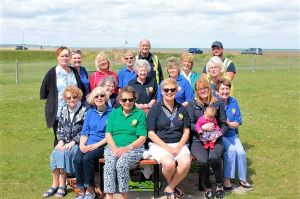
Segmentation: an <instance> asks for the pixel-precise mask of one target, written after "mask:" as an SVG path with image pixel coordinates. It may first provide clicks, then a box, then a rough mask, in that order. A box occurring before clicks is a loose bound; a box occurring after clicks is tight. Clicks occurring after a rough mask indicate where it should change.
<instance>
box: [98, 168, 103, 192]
mask: <svg viewBox="0 0 300 199" xmlns="http://www.w3.org/2000/svg"><path fill="white" fill-rule="evenodd" d="M103 166H104V165H103V164H101V163H100V164H99V173H100V174H99V176H100V188H101V191H102V192H103V191H104V189H103V187H104V182H103V181H104V179H103Z"/></svg>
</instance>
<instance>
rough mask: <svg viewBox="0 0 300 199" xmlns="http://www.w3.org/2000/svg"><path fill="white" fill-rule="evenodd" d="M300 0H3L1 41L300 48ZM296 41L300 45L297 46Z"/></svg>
mask: <svg viewBox="0 0 300 199" xmlns="http://www.w3.org/2000/svg"><path fill="white" fill-rule="evenodd" d="M297 5H298V3H297V1H296V0H290V1H289V2H288V3H287V2H286V1H283V0H265V1H261V0H252V1H239V0H223V1H221V0H214V1H210V0H202V1H198V0H185V1H181V0H167V1H161V0H144V1H139V0H132V1H131V0H112V1H103V0H102V1H99V0H90V1H83V0H64V1H60V0H51V1H40V0H24V1H18V0H2V1H1V18H0V25H1V27H3V28H2V31H1V38H0V43H21V42H22V41H21V40H22V35H23V33H24V39H25V42H26V43H28V44H43V45H62V44H64V45H67V46H78V47H105V46H113V47H118V46H124V45H125V44H124V42H125V39H126V38H127V40H128V42H129V43H128V45H129V46H136V45H137V44H138V41H139V40H140V39H141V38H144V37H147V38H149V39H150V40H151V41H152V46H153V47H160V48H162V47H190V46H195V47H196V46H199V47H202V48H205V47H209V46H210V44H211V42H212V41H214V40H221V41H223V42H224V45H225V48H226V47H228V48H246V47H251V46H257V47H262V48H300V46H299V23H300V22H299V11H300V10H299V6H297ZM295 45H296V46H295Z"/></svg>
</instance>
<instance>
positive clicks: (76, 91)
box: [63, 86, 83, 101]
mask: <svg viewBox="0 0 300 199" xmlns="http://www.w3.org/2000/svg"><path fill="white" fill-rule="evenodd" d="M67 92H69V93H71V95H73V96H74V95H76V96H77V97H78V99H79V100H81V99H82V95H83V93H82V91H81V90H80V89H79V88H78V87H77V86H67V87H66V88H65V90H64V93H63V96H64V100H65V101H67V96H66V95H67Z"/></svg>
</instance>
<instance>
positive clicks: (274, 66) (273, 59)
mask: <svg viewBox="0 0 300 199" xmlns="http://www.w3.org/2000/svg"><path fill="white" fill-rule="evenodd" d="M274 71H275V57H274V56H273V72H274Z"/></svg>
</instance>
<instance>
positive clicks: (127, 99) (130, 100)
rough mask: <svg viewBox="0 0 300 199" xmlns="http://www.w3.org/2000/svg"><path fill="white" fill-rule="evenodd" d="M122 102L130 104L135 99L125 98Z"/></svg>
mask: <svg viewBox="0 0 300 199" xmlns="http://www.w3.org/2000/svg"><path fill="white" fill-rule="evenodd" d="M121 101H122V102H124V103H125V102H127V101H128V102H133V101H134V98H123V99H121Z"/></svg>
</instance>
